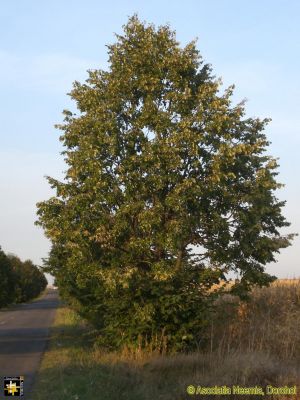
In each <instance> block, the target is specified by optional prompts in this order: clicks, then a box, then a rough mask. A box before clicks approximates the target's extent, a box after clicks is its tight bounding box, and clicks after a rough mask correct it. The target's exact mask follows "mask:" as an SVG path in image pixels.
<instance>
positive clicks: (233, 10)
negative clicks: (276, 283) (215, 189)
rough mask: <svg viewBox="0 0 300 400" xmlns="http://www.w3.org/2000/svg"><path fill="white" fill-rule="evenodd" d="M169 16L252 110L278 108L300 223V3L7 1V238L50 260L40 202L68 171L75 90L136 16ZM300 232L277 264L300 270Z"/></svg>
mask: <svg viewBox="0 0 300 400" xmlns="http://www.w3.org/2000/svg"><path fill="white" fill-rule="evenodd" d="M135 12H136V13H138V15H139V17H140V18H141V19H142V20H146V21H147V22H153V23H155V24H156V25H160V24H165V23H169V24H170V26H171V28H173V29H175V30H176V32H177V39H178V41H179V42H180V43H181V44H182V45H184V44H186V43H187V42H189V41H190V40H192V39H194V38H196V37H197V38H198V48H199V50H200V52H201V54H202V56H203V58H204V60H205V61H206V62H209V63H211V64H212V66H213V69H214V72H215V75H216V76H219V77H222V79H223V82H224V86H228V85H229V84H232V83H234V84H235V85H236V90H235V95H234V99H235V100H236V101H240V100H242V99H244V98H246V99H247V100H248V102H247V105H246V108H247V112H248V115H249V116H258V117H271V118H272V122H271V123H270V125H269V126H268V128H267V130H266V134H267V137H268V139H269V140H270V141H271V142H272V144H271V145H270V148H269V153H270V154H272V155H273V156H275V157H279V164H280V168H279V172H280V175H279V177H278V179H279V181H280V182H282V183H285V184H286V186H285V188H283V189H281V190H280V192H278V197H279V198H280V199H284V200H287V205H286V207H285V209H284V214H285V216H286V217H287V219H288V220H289V221H290V222H292V225H291V227H289V228H288V229H286V230H285V231H284V232H300V212H299V204H298V203H299V201H300V184H299V175H300V163H299V157H298V154H299V147H300V113H299V106H300V100H299V98H300V97H299V94H300V79H299V71H300V24H299V17H300V2H299V1H293V0H289V1H283V0H282V1H280V0H273V1H271V0H265V1H263V2H262V1H257V0H253V1H251V2H246V1H235V0H226V1H225V0H209V1H208V0H206V1H203V0H198V1H192V0H186V1H184V2H183V1H178V0H173V1H172V2H167V1H164V0H160V1H157V0H154V1H151V2H149V1H145V0H140V1H110V2H106V1H100V0H98V1H94V0H85V1H84V2H83V1H71V0H65V1H57V0H52V1H51V2H50V1H49V2H40V1H37V0H24V1H22V2H20V1H16V0H2V1H1V9H0V93H1V95H0V113H1V115H0V117H1V119H0V121H1V128H0V245H1V246H2V248H3V250H4V251H6V252H12V253H15V254H17V255H19V256H20V257H21V258H22V259H25V258H30V259H32V260H33V261H34V262H36V263H38V264H41V258H43V257H46V256H47V253H48V250H49V247H50V245H49V242H48V240H47V239H46V238H45V237H44V235H43V232H42V230H41V229H40V228H37V227H36V226H34V221H35V219H36V216H35V212H36V207H35V204H36V202H38V201H40V200H43V199H47V198H49V196H50V195H51V194H52V192H51V190H50V189H49V187H48V184H47V182H46V181H45V179H44V175H50V176H53V177H56V178H62V176H63V171H64V169H65V167H64V164H63V159H62V156H60V155H59V152H60V151H61V147H60V143H59V141H58V137H59V132H58V131H56V130H55V129H54V127H53V125H54V124H55V123H59V122H61V121H62V116H61V111H62V110H63V109H64V108H72V107H73V106H72V104H71V103H70V100H69V98H68V96H67V95H66V93H67V92H68V91H69V90H70V89H71V87H72V82H73V81H74V80H75V79H76V80H79V81H83V80H84V79H85V78H86V77H87V74H86V70H87V69H89V68H106V65H107V64H106V61H107V48H106V47H105V45H106V44H109V43H112V42H114V41H115V38H114V32H116V33H121V32H122V25H123V24H125V23H126V22H127V19H128V16H131V15H132V14H133V13H135ZM299 244H300V239H299V238H296V239H295V240H294V244H293V246H292V247H290V248H288V249H285V250H283V251H282V253H281V254H280V255H279V256H278V262H277V263H276V264H274V263H273V264H270V265H268V267H267V270H268V271H269V272H270V273H273V274H275V275H277V276H278V277H294V276H296V277H299V276H300V265H299V258H300V246H299Z"/></svg>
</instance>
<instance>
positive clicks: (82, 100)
mask: <svg viewBox="0 0 300 400" xmlns="http://www.w3.org/2000/svg"><path fill="white" fill-rule="evenodd" d="M116 37H117V40H116V42H115V43H114V44H112V45H110V46H108V54H109V68H108V70H107V71H104V70H93V71H89V78H88V79H87V80H86V82H85V83H83V84H81V83H79V82H75V83H74V86H73V90H72V91H71V93H70V96H71V98H72V99H73V100H74V101H75V102H76V106H77V109H78V113H74V112H71V111H68V110H65V111H64V116H65V119H64V123H63V124H61V125H58V126H57V127H58V128H59V129H61V130H62V135H61V141H62V142H63V145H64V147H65V150H64V152H63V154H64V156H65V161H66V163H67V165H68V169H67V171H66V176H65V180H64V181H63V182H60V181H58V180H56V179H54V178H51V177H48V180H49V183H50V185H51V187H52V188H54V189H56V195H55V196H54V197H52V198H50V199H49V200H47V201H44V202H41V203H39V204H38V215H39V221H38V223H39V224H40V225H41V226H43V228H44V229H45V232H46V235H47V236H48V238H50V240H51V241H52V250H51V252H50V256H49V259H48V262H47V263H48V268H49V271H50V272H51V273H52V274H53V275H54V276H55V278H56V282H57V284H58V286H59V288H60V291H61V293H62V294H63V295H64V296H65V298H68V299H69V301H70V303H72V304H73V306H74V307H76V309H77V310H79V311H80V312H81V313H82V314H84V315H85V316H86V317H87V318H89V319H90V320H91V321H92V322H93V323H94V324H95V325H96V326H97V327H98V328H99V329H100V331H101V333H102V338H103V340H104V342H106V343H110V344H111V345H119V344H121V343H124V342H126V341H129V342H130V341H134V340H136V339H137V338H138V337H139V336H143V337H147V338H148V339H151V338H153V337H154V336H155V335H156V336H157V335H160V334H161V333H162V332H164V334H165V335H166V336H167V337H168V338H169V341H170V344H171V345H172V346H173V345H174V346H175V347H176V346H178V347H180V346H182V345H184V343H186V342H189V341H190V342H194V343H195V342H197V341H198V342H199V340H200V336H199V335H201V327H202V326H203V325H205V323H206V321H207V318H208V316H207V310H208V305H209V299H210V295H209V293H210V291H209V289H210V288H211V287H212V285H214V284H216V283H218V282H220V280H221V279H226V274H227V273H228V272H230V271H235V272H237V273H238V274H239V277H240V279H239V281H238V283H237V284H236V285H235V286H234V287H233V289H232V290H233V292H235V293H238V294H239V295H240V296H243V295H244V294H245V293H247V291H248V290H249V289H250V288H251V287H252V286H253V285H257V284H258V285H267V284H268V283H269V282H271V281H272V279H273V277H271V276H270V275H268V274H266V273H265V271H264V266H265V265H266V264H267V263H269V262H271V261H274V254H275V253H276V252H278V251H279V250H280V248H283V247H286V246H288V245H289V244H290V241H291V239H292V235H288V236H282V235H281V234H280V233H279V231H278V229H279V228H281V227H284V226H287V225H289V224H288V223H287V222H286V220H285V218H284V217H283V215H282V213H281V209H282V207H283V205H284V202H281V201H278V199H277V198H276V197H275V194H274V191H275V190H276V189H278V188H280V187H281V185H280V184H279V183H277V181H276V175H277V172H276V168H277V162H276V160H275V159H274V158H272V157H271V156H269V155H267V154H266V153H265V151H266V149H267V147H268V145H269V143H268V141H267V139H266V136H265V134H264V129H265V126H266V124H267V122H268V120H267V119H264V120H260V119H258V118H248V117H246V116H245V108H244V104H243V103H240V104H238V105H233V104H232V100H231V98H232V93H233V87H229V88H227V89H226V90H224V91H223V92H222V91H221V82H220V81H219V80H218V79H215V78H214V77H213V76H212V71H211V67H210V66H209V65H208V64H205V63H204V62H203V60H202V58H201V55H200V53H199V51H198V50H197V49H196V45H195V42H191V43H189V44H187V45H186V46H185V47H180V45H179V43H178V42H177V41H176V38H175V33H174V32H173V31H172V30H171V29H170V28H169V27H168V26H161V27H159V28H155V27H154V26H153V25H147V24H145V23H142V22H141V21H139V19H138V18H137V17H136V16H133V17H131V18H130V19H129V21H128V23H127V25H126V26H124V33H123V35H116Z"/></svg>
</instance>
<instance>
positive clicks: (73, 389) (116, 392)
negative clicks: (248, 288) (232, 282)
mask: <svg viewBox="0 0 300 400" xmlns="http://www.w3.org/2000/svg"><path fill="white" fill-rule="evenodd" d="M205 343H206V345H205V348H204V349H201V351H200V350H199V352H194V353H190V354H177V355H172V356H171V355H165V354H163V355H161V354H158V353H157V352H156V351H155V350H153V348H151V347H150V346H149V348H148V349H146V350H141V349H140V348H136V349H128V348H127V349H123V350H122V351H120V352H106V351H104V350H103V349H101V348H99V347H97V345H96V344H95V332H93V330H92V329H91V328H90V327H89V326H88V325H87V324H86V323H85V321H83V320H81V319H80V318H79V317H78V316H77V315H76V314H75V313H74V312H73V311H71V310H70V309H68V308H66V307H61V308H60V309H59V310H58V312H57V315H56V320H55V323H54V326H53V328H52V332H51V340H50V345H49V348H48V351H47V352H46V354H45V356H44V358H43V360H42V363H41V368H40V372H39V375H38V377H37V380H36V384H35V388H34V389H35V390H34V396H33V400H46V399H49V398H50V397H49V396H51V399H56V400H65V399H68V400H72V399H73V400H83V399H84V400H94V399H95V400H96V399H97V400H98V399H101V400H106V399H107V400H117V399H118V400H119V399H124V400H150V399H151V400H152V399H158V400H159V399H165V400H171V399H172V400H183V399H192V398H201V399H208V398H210V399H212V398H213V399H219V398H222V399H225V398H241V399H256V398H262V397H265V398H268V399H273V398H274V399H296V398H300V281H299V280H280V281H276V282H275V283H274V284H272V285H271V286H270V287H269V288H263V289H255V290H253V292H252V293H251V299H250V301H249V302H248V303H243V302H240V301H238V300H237V299H236V298H234V297H232V296H230V295H228V294H226V295H224V296H223V297H222V298H221V299H219V300H218V303H217V308H216V312H215V314H214V316H213V318H212V320H211V323H210V326H209V328H208V329H207V336H206V338H205ZM215 385H217V386H222V385H227V387H230V388H232V386H233V385H236V386H237V385H239V386H240V387H248V388H249V387H255V385H256V386H258V387H261V388H262V390H263V391H264V392H265V396H262V395H247V394H246V395H233V394H231V395H229V396H226V395H213V396H212V395H205V394H197V393H194V394H193V393H192V392H193V391H195V390H196V391H197V389H198V390H199V388H198V386H201V387H214V386H215ZM267 385H271V386H273V387H283V386H285V385H286V386H288V387H294V386H295V385H296V386H297V390H298V396H294V395H284V394H277V395H275V394H274V395H272V394H270V395H267V393H266V387H267ZM188 386H190V389H189V391H190V392H191V394H188V393H187V387H188Z"/></svg>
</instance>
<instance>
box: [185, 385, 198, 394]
mask: <svg viewBox="0 0 300 400" xmlns="http://www.w3.org/2000/svg"><path fill="white" fill-rule="evenodd" d="M186 391H187V394H191V395H192V394H195V393H196V388H195V386H194V385H189V386H188V387H187V388H186Z"/></svg>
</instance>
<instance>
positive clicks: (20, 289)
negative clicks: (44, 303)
mask: <svg viewBox="0 0 300 400" xmlns="http://www.w3.org/2000/svg"><path fill="white" fill-rule="evenodd" d="M8 260H9V262H10V266H11V268H12V271H13V273H14V302H15V303H22V302H25V301H28V300H30V299H33V298H35V297H37V296H38V295H39V294H40V293H41V292H42V291H43V290H44V289H45V288H46V286H47V280H46V278H45V275H44V274H43V273H42V271H40V269H39V268H38V267H37V266H36V265H34V264H33V262H32V261H31V260H26V261H24V262H22V261H21V260H20V258H19V257H17V256H15V255H9V256H8Z"/></svg>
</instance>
